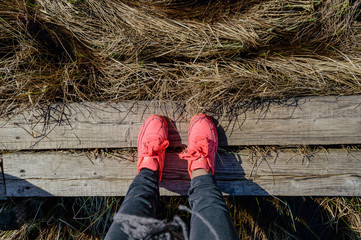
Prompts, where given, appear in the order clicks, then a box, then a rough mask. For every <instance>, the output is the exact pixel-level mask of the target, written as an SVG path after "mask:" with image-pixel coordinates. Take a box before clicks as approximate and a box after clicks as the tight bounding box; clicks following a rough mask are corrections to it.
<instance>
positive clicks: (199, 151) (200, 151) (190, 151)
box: [180, 136, 209, 160]
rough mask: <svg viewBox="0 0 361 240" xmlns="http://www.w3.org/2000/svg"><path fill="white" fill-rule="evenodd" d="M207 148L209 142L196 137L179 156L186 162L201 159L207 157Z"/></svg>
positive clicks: (206, 139) (204, 138) (201, 137)
mask: <svg viewBox="0 0 361 240" xmlns="http://www.w3.org/2000/svg"><path fill="white" fill-rule="evenodd" d="M208 146H209V140H208V138H207V137H205V136H196V137H195V139H194V143H193V144H190V146H189V147H188V148H187V149H186V150H184V151H183V152H182V153H181V154H180V156H181V158H182V159H186V160H197V159H199V158H201V157H204V158H205V157H207V156H208V153H209V152H208Z"/></svg>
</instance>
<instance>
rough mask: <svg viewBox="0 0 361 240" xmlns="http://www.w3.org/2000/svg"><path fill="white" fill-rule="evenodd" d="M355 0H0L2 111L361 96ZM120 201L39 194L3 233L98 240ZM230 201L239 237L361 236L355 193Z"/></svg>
mask: <svg viewBox="0 0 361 240" xmlns="http://www.w3.org/2000/svg"><path fill="white" fill-rule="evenodd" d="M360 6H361V0H352V1H349V0H325V1H318V0H316V1H311V0H309V1H308V0H286V1H281V0H268V1H264V0H257V1H256V0H248V1H236V0H228V1H223V2H220V1H215V0H209V1H207V0H189V1H186V0H167V1H166V0H152V1H149V0H141V1H133V0H126V1H119V0H99V1H98V0H73V1H62V0H26V1H22V0H0V115H3V114H8V113H10V112H12V111H14V110H15V109H18V110H21V109H24V108H26V107H29V106H33V107H34V106H38V105H39V104H49V103H53V102H77V101H122V100H164V101H168V100H177V101H184V102H187V103H189V104H190V105H192V106H194V108H198V109H199V108H201V109H203V110H207V109H208V108H209V107H210V106H211V105H213V104H217V105H219V106H223V107H225V106H227V105H228V106H229V105H232V104H234V103H237V102H239V101H242V100H254V99H260V100H262V99H284V98H291V97H295V96H307V95H352V94H360V93H361V82H360V81H361V18H360ZM19 107H20V108H19ZM28 201H29V200H21V199H15V200H14V203H13V205H12V206H18V207H21V206H22V205H25V206H28V205H29V202H28ZM31 201H36V200H34V199H32V200H31ZM163 201H164V202H163V203H162V204H163V206H164V209H165V212H162V213H161V214H160V216H161V217H170V216H172V214H175V213H176V214H181V213H179V211H177V210H176V207H177V205H178V204H179V203H183V202H184V199H179V198H170V199H164V200H163ZM120 202H121V199H119V198H76V199H70V200H69V199H68V200H67V199H63V198H61V199H58V198H57V199H55V198H54V199H48V200H43V199H41V200H39V201H38V202H37V203H34V204H30V205H31V206H33V205H34V206H35V207H33V209H34V211H33V212H32V214H30V215H29V216H28V217H27V218H26V222H27V224H26V225H23V226H22V227H21V229H20V230H16V231H3V232H0V237H1V239H72V238H73V239H76V238H78V239H99V238H100V237H101V236H103V235H104V233H105V232H106V230H107V227H108V226H109V224H110V222H111V218H110V213H112V212H114V211H115V210H116V208H117V206H118V205H119V204H120ZM227 202H228V205H229V207H230V209H231V213H232V217H233V219H234V222H235V225H236V227H237V229H238V231H239V232H240V233H242V236H243V239H297V238H301V239H302V237H304V238H303V239H305V238H307V239H311V238H315V239H317V238H316V237H315V236H314V234H313V233H314V232H315V231H316V233H317V235H318V236H327V238H324V239H336V238H337V239H358V238H361V230H360V226H361V223H360V207H361V205H360V199H359V198H282V199H275V198H236V197H234V198H233V197H230V198H228V200H227ZM7 204H10V203H9V202H7ZM10 205H11V204H10ZM2 206H3V208H4V205H2ZM8 207H9V208H10V207H11V206H8ZM304 213H309V214H310V216H308V215H307V216H305V215H302V214H304ZM315 216H316V220H317V221H316V220H314V219H315ZM24 218H25V217H24ZM184 218H187V216H186V215H185V216H184ZM322 231H323V232H322ZM325 231H326V233H325ZM322 234H323V235H322ZM327 234H328V235H327Z"/></svg>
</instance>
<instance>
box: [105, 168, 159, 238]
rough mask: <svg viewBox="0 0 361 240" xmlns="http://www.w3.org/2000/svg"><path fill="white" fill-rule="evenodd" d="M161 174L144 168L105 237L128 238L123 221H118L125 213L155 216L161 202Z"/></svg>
mask: <svg viewBox="0 0 361 240" xmlns="http://www.w3.org/2000/svg"><path fill="white" fill-rule="evenodd" d="M158 181H159V176H158V172H157V171H152V170H149V169H146V168H143V169H142V170H141V171H140V172H139V174H138V175H137V176H136V177H135V178H134V180H133V182H132V184H131V185H130V186H129V189H128V192H127V194H126V196H125V198H124V201H123V203H122V205H121V207H120V209H119V210H118V212H117V214H116V215H115V217H114V219H115V220H114V222H113V223H112V225H111V226H110V228H109V231H108V233H107V235H106V237H105V239H106V240H108V239H127V238H128V235H127V234H126V233H124V232H123V231H122V222H121V221H117V220H118V219H121V218H122V215H123V214H128V215H135V216H139V217H152V218H154V217H155V214H156V208H157V206H158V203H159V182H158Z"/></svg>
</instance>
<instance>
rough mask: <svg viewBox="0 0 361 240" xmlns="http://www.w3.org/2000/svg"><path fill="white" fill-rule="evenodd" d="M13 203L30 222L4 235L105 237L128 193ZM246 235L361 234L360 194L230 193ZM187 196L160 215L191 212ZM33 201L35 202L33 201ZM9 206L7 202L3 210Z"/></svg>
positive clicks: (19, 239)
mask: <svg viewBox="0 0 361 240" xmlns="http://www.w3.org/2000/svg"><path fill="white" fill-rule="evenodd" d="M12 201H13V202H12V204H9V203H8V204H7V209H14V207H15V208H17V209H19V208H21V207H22V208H25V207H26V209H27V214H28V215H27V216H26V218H25V219H24V220H25V222H26V223H25V224H24V225H22V226H21V227H20V228H19V229H18V230H11V231H0V238H1V239H4V240H13V239H14V240H15V239H16V240H25V239H37V240H45V239H55V240H58V239H94V240H95V239H102V237H104V235H105V234H106V232H107V229H108V227H109V226H110V224H111V223H112V219H111V217H110V215H111V214H112V213H114V212H115V211H116V210H117V208H118V207H119V204H121V202H122V198H114V197H89V198H50V199H32V200H31V201H32V203H31V204H30V205H29V200H24V199H16V198H15V199H12ZM226 203H227V205H228V207H229V208H230V212H231V216H232V218H233V221H234V224H235V226H236V229H237V231H238V233H239V234H240V235H241V236H242V237H241V239H345V240H346V239H359V238H360V237H361V231H360V226H361V223H360V220H361V219H360V208H361V200H360V198H346V197H333V198H327V197H325V198H310V197H282V198H272V197H226ZM180 204H183V205H184V204H187V199H186V198H181V197H162V198H161V208H160V209H161V211H160V212H159V215H158V217H159V218H161V219H164V218H167V219H169V220H172V219H173V217H174V215H178V216H180V217H181V218H182V219H183V220H184V221H185V222H186V223H187V224H188V225H189V221H190V215H188V214H187V213H185V212H182V211H180V210H179V209H178V206H179V205H180ZM29 206H30V207H29ZM4 209H5V208H4V207H3V209H2V211H1V212H3V210H4Z"/></svg>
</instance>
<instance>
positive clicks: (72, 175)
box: [3, 149, 361, 196]
mask: <svg viewBox="0 0 361 240" xmlns="http://www.w3.org/2000/svg"><path fill="white" fill-rule="evenodd" d="M127 158H128V159H129V160H130V161H127V160H125V161H119V160H117V159H115V158H109V157H107V156H97V157H96V158H88V156H87V155H86V153H70V152H37V153H29V152H18V153H11V154H3V159H4V169H5V174H6V180H5V181H6V194H5V196H88V195H91V196H119V195H125V194H126V191H127V189H128V187H129V185H130V183H131V182H132V180H133V178H134V176H135V175H136V162H134V161H133V162H132V161H131V160H134V159H131V158H129V157H127ZM186 169H187V165H186V161H184V160H181V159H179V158H178V157H177V154H176V153H174V152H167V153H166V165H165V170H164V177H163V180H162V182H161V194H163V195H178V194H180V195H187V190H188V188H189V184H190V179H189V177H188V173H187V170H186ZM216 178H217V182H218V185H219V186H220V188H221V190H222V191H223V192H224V193H226V194H231V195H258V196H267V195H281V196H310V195H321V196H361V151H356V150H353V151H349V152H347V151H346V150H342V149H329V150H328V151H326V150H318V151H316V152H312V153H309V154H307V156H303V155H300V154H298V153H297V152H294V151H292V150H282V151H279V152H269V153H268V154H267V155H264V156H261V155H257V154H251V153H249V152H248V151H246V150H244V151H242V152H240V154H224V153H220V154H219V156H218V158H217V165H216Z"/></svg>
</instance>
